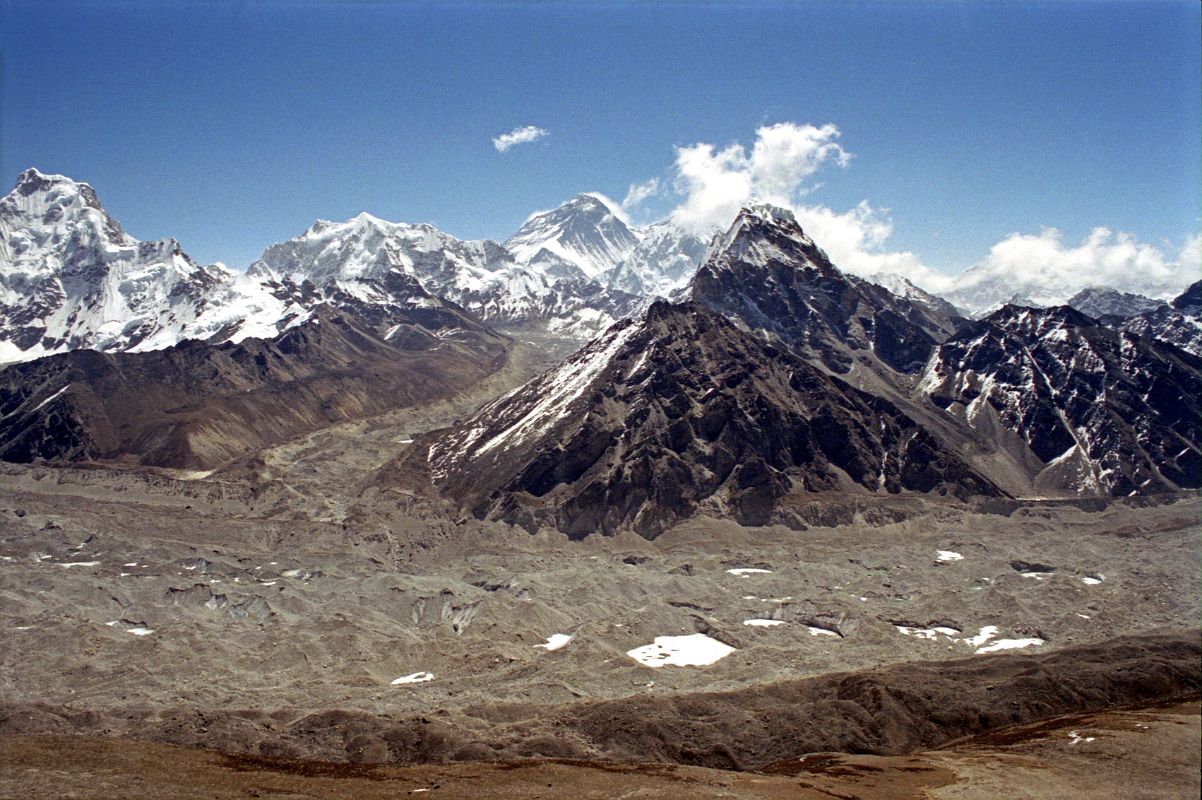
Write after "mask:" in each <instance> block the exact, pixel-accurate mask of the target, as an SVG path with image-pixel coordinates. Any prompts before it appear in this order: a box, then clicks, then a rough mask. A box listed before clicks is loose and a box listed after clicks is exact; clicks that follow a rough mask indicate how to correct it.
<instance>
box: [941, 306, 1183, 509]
mask: <svg viewBox="0 0 1202 800" xmlns="http://www.w3.org/2000/svg"><path fill="white" fill-rule="evenodd" d="M919 387H920V389H921V391H922V392H925V393H926V394H927V395H929V396H930V398H931V399H932V400H933V401H934V402H935V404H937V405H938V406H940V407H943V408H946V409H947V410H948V411H949V412H950V413H952V414H954V415H956V416H958V417H960V418H962V419H963V420H964V421H965V422H966V423H967V424H968V425H970V426H972V427H974V428H977V429H978V430H982V431H986V432H993V433H998V434H999V435H1000V434H1002V433H1009V434H1012V435H1013V436H1012V437H1011V438H1010V442H1011V446H1012V447H1014V448H1023V449H1028V450H1029V451H1030V453H1032V454H1034V456H1035V457H1036V458H1037V459H1038V461H1037V466H1036V468H1037V469H1038V470H1040V473H1039V476H1038V479H1037V480H1038V482H1039V483H1040V484H1042V485H1044V486H1047V487H1049V488H1054V489H1067V490H1070V491H1077V492H1081V493H1087V494H1110V495H1127V494H1133V493H1144V492H1157V491H1168V490H1174V489H1178V488H1196V487H1198V486H1200V485H1202V423H1200V409H1199V405H1198V402H1199V401H1198V398H1199V395H1200V394H1202V359H1199V358H1197V357H1196V356H1193V355H1191V354H1189V353H1186V352H1184V351H1182V350H1179V349H1178V348H1176V347H1173V346H1172V345H1168V344H1165V343H1163V342H1160V341H1157V340H1155V339H1146V338H1143V337H1139V336H1135V335H1132V334H1131V333H1126V332H1120V331H1115V330H1111V329H1109V328H1106V327H1104V326H1102V325H1101V324H1099V323H1098V322H1097V321H1096V320H1094V319H1092V318H1090V317H1087V316H1085V315H1084V314H1082V313H1080V312H1079V311H1076V310H1074V309H1072V308H1069V307H1068V306H1057V307H1054V308H1049V309H1032V308H1021V307H1017V306H1005V307H1003V308H1002V309H1001V310H999V311H997V312H995V313H994V314H992V315H990V316H989V317H988V318H986V319H984V320H981V321H979V322H977V323H974V324H973V325H972V326H970V327H968V328H966V329H965V330H963V331H962V332H961V333H960V334H958V335H957V336H955V337H953V338H952V339H949V340H948V341H946V342H944V343H943V344H942V345H941V346H940V347H939V349H938V350H937V351H936V352H935V354H934V355H933V356H932V359H931V362H930V364H929V365H928V366H927V371H926V373H925V375H924V376H923V378H922V381H921V383H920V384H919Z"/></svg>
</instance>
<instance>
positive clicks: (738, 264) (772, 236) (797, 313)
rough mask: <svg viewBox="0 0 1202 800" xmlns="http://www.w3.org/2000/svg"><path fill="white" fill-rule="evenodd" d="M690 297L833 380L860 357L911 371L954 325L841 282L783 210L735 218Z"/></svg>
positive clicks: (878, 290)
mask: <svg viewBox="0 0 1202 800" xmlns="http://www.w3.org/2000/svg"><path fill="white" fill-rule="evenodd" d="M690 296H691V298H692V299H693V300H695V301H697V302H699V303H703V304H705V305H707V306H709V307H710V308H713V309H715V310H716V311H718V312H720V313H722V314H724V315H726V316H728V317H730V318H731V319H734V320H736V321H738V322H739V323H740V324H741V325H743V326H746V327H747V328H749V329H752V330H760V331H765V332H767V333H768V334H770V335H772V336H775V337H777V338H779V339H780V340H782V341H783V342H785V343H786V344H787V345H789V346H790V347H791V348H793V349H794V350H796V351H797V352H798V353H800V354H802V355H804V356H807V357H811V358H814V359H817V360H818V361H820V362H821V363H822V364H824V365H825V366H826V367H828V368H829V369H832V370H834V371H836V372H839V373H846V372H847V371H848V370H850V369H851V367H852V364H853V363H854V362H855V361H856V360H857V358H860V357H864V358H868V359H870V360H871V359H877V360H879V361H880V362H881V363H883V364H885V365H886V366H888V367H889V368H890V369H892V370H894V371H897V372H902V373H913V372H917V371H919V370H921V369H922V366H923V364H925V363H926V359H927V356H928V355H930V352H931V349H932V348H933V347H934V346H935V344H936V343H937V342H939V341H941V340H943V339H945V338H946V337H947V336H949V335H951V334H952V333H953V332H954V331H955V325H956V324H957V320H955V319H951V318H948V317H947V316H946V315H943V314H938V313H936V312H934V311H932V310H931V309H929V308H926V307H923V306H921V305H919V304H916V303H913V302H911V301H909V300H907V299H906V298H903V297H898V296H896V295H894V294H892V293H891V292H889V291H888V290H887V289H885V288H883V287H881V286H878V285H876V284H874V283H870V282H868V281H863V280H860V279H858V278H853V277H851V276H849V275H845V274H843V273H842V272H840V271H839V270H838V269H837V268H836V267H835V266H834V265H833V264H832V263H831V261H830V259H829V258H827V256H826V254H825V253H824V252H823V251H822V250H821V249H819V248H818V246H817V245H816V244H815V243H814V241H813V240H812V239H811V238H810V237H809V236H807V235H806V234H805V232H804V231H802V229H801V227H800V226H799V225H798V224H797V221H796V219H795V218H794V217H793V214H792V212H790V211H787V210H784V209H780V208H775V207H772V206H765V205H760V206H753V207H751V208H745V209H743V210H742V211H741V212H739V216H738V217H737V218H736V219H735V222H734V224H733V225H731V227H730V229H729V230H727V232H726V233H725V235H724V236H722V237H720V238H719V239H718V240H716V242H715V243H714V245H713V246H712V247H711V249H710V252H709V254H708V255H707V257H706V261H705V263H704V264H703V265H702V266H701V268H700V269H699V270H698V272H697V275H696V276H695V277H694V278H693V281H692V284H691V286H690Z"/></svg>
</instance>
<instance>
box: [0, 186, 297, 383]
mask: <svg viewBox="0 0 1202 800" xmlns="http://www.w3.org/2000/svg"><path fill="white" fill-rule="evenodd" d="M300 316H301V313H300V310H299V309H289V308H287V307H286V306H285V305H284V304H282V303H280V302H279V301H278V300H276V299H275V298H273V297H272V296H271V295H270V294H268V293H266V292H264V291H262V290H261V289H259V288H258V287H256V286H254V285H253V282H247V281H245V280H240V279H238V278H237V277H236V276H234V275H233V274H232V273H230V272H229V271H228V270H225V269H224V268H222V267H220V266H210V267H202V266H200V265H198V264H196V262H194V261H193V260H192V259H191V258H189V257H188V255H187V253H185V252H184V251H183V250H182V249H181V248H180V245H179V243H178V242H176V241H175V240H174V239H162V240H160V241H156V242H139V241H138V240H137V239H134V238H133V237H132V236H129V235H128V234H126V233H125V232H124V231H123V230H122V229H121V226H120V224H118V223H117V221H116V220H114V219H113V218H112V217H110V216H109V215H108V214H107V213H105V211H104V209H103V208H102V207H101V205H100V202H99V201H98V200H97V198H96V193H95V192H94V191H92V187H90V186H88V185H87V184H86V183H77V182H75V181H73V180H71V179H69V178H66V177H63V176H62V175H44V174H42V173H41V172H38V171H37V170H34V169H30V170H26V171H25V172H23V173H21V176H20V178H19V179H18V180H17V185H16V187H15V188H14V189H13V190H12V192H10V193H9V194H8V195H7V196H5V197H4V198H3V199H0V361H18V360H27V359H30V358H37V357H39V356H42V355H46V354H48V353H56V352H62V351H65V350H77V349H80V348H85V347H86V348H93V349H96V350H105V351H123V350H153V349H156V348H161V347H166V346H168V345H171V344H174V343H175V342H177V341H179V340H180V339H181V338H184V337H185V336H192V337H198V338H206V337H208V336H211V335H213V334H215V333H217V332H219V331H225V333H226V335H227V336H235V335H237V334H239V333H240V336H238V338H242V337H245V336H249V335H274V334H275V333H277V332H278V331H279V330H282V329H284V328H286V327H287V326H288V325H289V324H295V322H297V321H299V319H300ZM248 318H254V319H255V320H257V321H258V324H257V325H244V324H240V323H241V322H242V321H245V320H246V319H248Z"/></svg>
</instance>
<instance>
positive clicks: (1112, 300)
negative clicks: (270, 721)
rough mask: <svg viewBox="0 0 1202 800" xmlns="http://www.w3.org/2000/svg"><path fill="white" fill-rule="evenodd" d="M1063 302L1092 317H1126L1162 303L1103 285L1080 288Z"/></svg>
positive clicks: (1157, 306)
mask: <svg viewBox="0 0 1202 800" xmlns="http://www.w3.org/2000/svg"><path fill="white" fill-rule="evenodd" d="M1064 304H1065V305H1066V306H1071V307H1072V308H1075V309H1077V310H1078V311H1080V312H1081V313H1082V314H1085V315H1086V316H1088V317H1093V318H1094V319H1106V318H1114V319H1126V318H1127V317H1134V316H1136V315H1137V314H1144V313H1146V312H1148V311H1152V310H1154V309H1156V308H1159V307H1160V306H1162V305H1164V303H1163V302H1161V301H1160V300H1153V299H1152V298H1150V297H1144V296H1143V295H1142V294H1132V293H1130V292H1120V291H1118V290H1117V289H1110V288H1107V287H1105V286H1090V287H1088V288H1085V289H1082V290H1081V291H1079V292H1077V293H1076V294H1075V295H1073V296H1072V297H1070V298H1069V299H1068V300H1067V301H1065V303H1064Z"/></svg>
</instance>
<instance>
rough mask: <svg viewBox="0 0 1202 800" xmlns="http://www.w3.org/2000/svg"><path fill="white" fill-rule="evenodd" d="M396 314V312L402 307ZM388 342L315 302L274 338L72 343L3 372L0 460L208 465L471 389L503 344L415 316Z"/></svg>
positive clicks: (497, 359) (493, 365) (496, 361)
mask: <svg viewBox="0 0 1202 800" xmlns="http://www.w3.org/2000/svg"><path fill="white" fill-rule="evenodd" d="M398 313H399V312H398ZM394 324H395V325H396V326H397V329H396V330H395V331H394V332H393V335H392V336H390V337H389V340H388V341H385V340H383V339H381V338H380V337H379V336H377V335H376V334H375V332H374V331H373V328H372V326H371V325H370V324H366V323H364V322H362V321H359V320H357V319H355V318H354V317H351V316H349V315H347V314H346V313H344V312H341V311H338V310H335V309H333V308H330V307H329V306H319V307H318V308H317V309H315V311H314V313H313V315H312V317H311V318H310V319H309V320H308V321H307V322H305V323H304V324H302V325H299V326H297V327H294V328H292V329H290V330H288V331H286V332H285V333H283V334H282V335H280V336H279V337H277V338H275V339H271V340H262V339H253V338H252V339H246V340H244V341H242V342H240V343H238V344H233V343H228V344H222V345H213V344H208V343H205V342H200V341H197V340H187V341H185V342H183V343H181V344H179V345H176V346H174V347H170V348H167V349H164V350H155V351H151V352H147V353H100V352H97V351H94V350H75V351H71V352H68V353H62V354H59V355H54V356H48V357H46V358H41V359H38V360H36V361H31V362H27V363H23V364H16V365H13V366H9V367H7V368H4V369H3V370H0V458H2V459H3V460H6V461H21V462H28V461H32V460H35V459H46V460H56V461H108V462H114V461H115V462H122V463H127V464H144V465H152V466H161V467H173V468H186V469H207V468H211V467H214V466H216V465H218V464H221V463H223V462H225V461H227V460H229V459H231V458H234V457H237V456H241V455H245V454H246V453H249V452H252V451H255V450H258V449H259V448H261V447H264V446H266V445H268V444H273V443H277V442H281V441H285V440H287V439H291V438H294V437H296V436H300V435H303V434H306V433H309V432H311V431H314V430H317V429H319V428H322V427H325V426H327V425H331V424H333V423H336V422H342V421H345V420H349V419H356V418H361V417H366V416H370V415H373V414H379V413H382V412H384V411H389V410H391V409H394V408H403V407H406V406H411V405H417V404H421V403H425V402H429V401H432V400H436V399H439V398H443V397H448V396H451V395H453V394H455V393H457V392H459V391H462V390H463V389H464V388H466V387H467V386H469V385H471V384H472V383H474V382H475V381H477V380H479V379H480V378H482V377H484V376H486V375H488V374H490V373H491V372H493V371H494V370H495V369H497V368H498V367H499V366H500V364H501V363H502V362H503V361H504V358H505V352H506V348H507V343H508V340H507V339H505V338H504V337H501V336H498V335H496V334H480V335H478V336H474V337H471V338H469V339H468V340H466V341H456V340H455V339H454V338H453V337H452V338H447V337H438V336H436V335H434V334H433V333H431V332H430V331H428V330H427V329H426V328H424V327H423V324H422V320H421V319H420V317H419V316H413V317H410V318H409V319H408V320H407V321H403V320H402V319H401V318H400V317H399V316H396V317H394Z"/></svg>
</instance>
